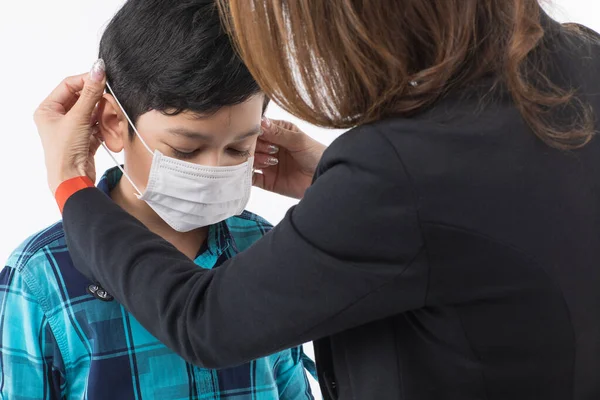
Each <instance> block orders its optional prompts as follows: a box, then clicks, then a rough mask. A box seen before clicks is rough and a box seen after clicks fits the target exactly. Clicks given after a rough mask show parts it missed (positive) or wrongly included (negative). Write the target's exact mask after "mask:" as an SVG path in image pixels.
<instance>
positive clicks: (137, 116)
mask: <svg viewBox="0 0 600 400" xmlns="http://www.w3.org/2000/svg"><path fill="white" fill-rule="evenodd" d="M100 56H101V58H103V59H104V60H105V62H106V70H107V76H108V81H109V85H110V91H109V93H107V94H106V95H105V96H104V98H103V100H102V102H101V103H100V104H99V107H98V121H99V127H100V133H101V135H102V137H103V139H104V141H105V145H106V146H107V148H109V149H110V150H111V151H113V152H120V151H124V155H125V165H124V171H123V172H124V173H125V175H124V174H123V172H122V171H121V170H120V169H119V168H113V169H111V170H109V171H107V172H106V174H105V175H104V176H103V177H102V179H101V180H100V182H99V185H98V187H99V188H100V189H102V190H103V191H105V192H106V194H107V195H108V196H110V197H111V198H112V199H113V200H114V201H115V202H116V203H117V204H119V205H120V206H121V207H122V208H123V209H125V210H126V211H128V212H129V213H131V214H132V215H133V216H135V217H136V218H137V219H138V220H139V221H140V222H141V223H143V224H144V225H145V226H146V227H147V228H148V229H150V230H151V231H153V232H155V233H157V234H158V235H160V236H162V237H163V238H164V239H166V240H167V241H169V242H170V243H171V244H172V245H173V246H175V247H176V248H177V249H179V250H180V251H181V252H183V253H184V254H186V255H187V256H188V257H190V258H191V259H194V260H195V261H196V263H197V264H198V266H199V267H203V268H214V267H218V265H219V264H220V263H222V262H223V261H224V260H226V259H228V258H230V257H233V256H234V255H235V254H236V253H238V252H240V251H243V250H244V249H246V248H247V247H249V246H250V245H252V243H253V242H255V241H256V240H258V239H259V238H260V237H261V236H262V235H264V234H265V233H266V232H267V231H268V230H269V229H270V228H271V227H270V225H269V224H268V223H266V222H265V221H264V220H262V219H261V218H260V217H258V216H255V215H253V214H251V213H248V212H246V211H244V212H243V213H241V215H237V214H239V213H240V212H241V211H242V210H243V207H244V206H245V204H246V202H247V200H248V195H249V190H250V185H251V174H252V169H251V168H252V155H253V154H254V150H255V147H256V141H257V137H258V135H259V133H260V123H261V118H262V114H263V112H264V108H265V106H266V104H267V101H266V99H265V97H264V95H263V94H262V93H261V92H260V89H259V88H258V86H257V85H256V83H255V82H254V80H253V79H252V77H251V76H250V74H249V72H248V71H247V70H246V68H245V67H244V66H243V64H242V63H241V61H240V60H239V59H238V58H237V57H236V55H235V53H234V51H233V49H232V48H231V46H230V44H229V39H228V37H227V36H226V34H225V33H224V32H223V31H222V29H221V27H220V21H219V16H218V13H217V11H216V8H215V5H214V4H213V2H212V1H206V0H204V1H200V0H175V1H165V0H129V1H128V2H127V3H126V4H125V5H124V7H123V8H122V9H121V10H120V11H119V12H118V13H117V15H116V16H115V17H114V18H113V20H112V21H111V23H110V24H109V26H108V27H107V30H106V32H105V33H104V35H103V38H102V41H101V45H100ZM129 121H130V122H131V123H130V122H129ZM123 177H124V178H125V179H122V178H123ZM123 240H127V238H126V237H124V238H123ZM256 295H260V293H257V294H256ZM0 307H1V309H0V318H1V319H0V346H1V347H0V350H1V359H0V361H1V363H0V379H1V381H0V397H1V398H6V399H15V400H17V399H84V398H85V399H89V400H94V399H102V400H105V399H142V400H143V399H161V400H168V399H232V400H233V399H236V400H238V399H239V400H241V399H248V400H250V399H254V400H263V399H264V400H266V399H280V398H281V399H312V398H313V397H312V395H311V393H310V388H309V384H308V382H307V379H306V375H305V372H304V368H303V360H304V356H303V353H302V350H301V348H294V349H290V350H286V351H282V352H280V353H278V354H275V355H272V356H270V357H265V358H262V359H258V360H254V361H252V362H250V363H248V364H245V365H241V366H238V367H235V368H230V369H226V370H220V371H213V370H205V369H201V368H198V367H195V366H192V365H190V364H187V363H186V362H185V361H184V360H183V359H181V358H180V357H178V356H177V355H175V354H174V353H172V352H171V351H170V350H169V349H167V348H166V347H165V346H164V345H162V344H161V343H160V342H158V341H157V340H156V339H155V338H154V337H152V336H151V335H150V334H149V333H148V332H147V331H145V330H144V328H142V327H141V326H140V325H139V324H138V323H137V321H135V319H134V318H133V317H132V316H130V315H129V314H128V313H127V311H126V310H125V309H124V308H123V307H122V306H120V305H119V304H118V303H116V302H115V301H114V300H113V299H112V297H111V296H110V294H109V293H107V292H106V291H104V290H103V289H102V288H101V287H98V286H96V285H94V284H93V282H89V281H87V280H86V278H85V277H83V276H81V275H80V274H79V273H78V272H77V271H76V270H75V268H74V267H73V265H72V261H71V259H70V257H69V253H68V249H67V247H66V244H65V237H64V233H63V231H62V224H61V223H58V224H56V225H54V226H51V227H49V228H47V229H45V230H44V231H42V232H40V233H38V234H36V235H34V236H32V237H31V238H30V239H28V240H27V241H26V242H25V243H24V244H23V245H22V246H21V247H20V248H19V249H17V250H16V251H15V252H14V253H13V255H12V256H11V257H10V259H9V261H8V263H7V266H6V268H4V270H3V271H2V272H1V273H0Z"/></svg>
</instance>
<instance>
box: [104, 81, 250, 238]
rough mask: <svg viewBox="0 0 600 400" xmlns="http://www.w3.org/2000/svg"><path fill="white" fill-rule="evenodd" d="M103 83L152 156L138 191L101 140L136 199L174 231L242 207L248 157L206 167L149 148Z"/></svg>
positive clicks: (246, 196) (211, 220)
mask: <svg viewBox="0 0 600 400" xmlns="http://www.w3.org/2000/svg"><path fill="white" fill-rule="evenodd" d="M106 85H107V86H108V89H109V90H110V92H111V93H112V95H113V97H114V99H115V101H116V102H117V104H118V105H119V107H120V108H121V111H122V112H123V114H124V115H125V118H127V121H128V122H129V124H130V125H131V127H132V128H133V130H134V132H135V134H136V135H137V137H138V138H139V139H140V141H141V142H142V144H143V145H144V147H146V149H147V150H148V152H149V153H150V154H151V155H152V157H153V159H152V167H151V168H150V175H149V177H148V184H147V185H146V190H145V191H144V192H143V193H142V192H141V191H140V190H139V189H138V187H137V186H136V184H135V183H134V182H133V180H132V179H131V178H130V177H129V175H128V174H127V173H126V172H125V170H124V169H123V168H122V167H121V165H120V163H119V162H118V161H117V159H116V158H115V157H114V156H113V154H112V153H111V152H110V150H109V149H108V147H106V145H105V144H104V143H103V144H102V145H103V146H104V148H105V149H106V151H107V152H108V154H109V155H110V156H111V157H112V159H113V160H114V161H115V163H116V164H117V166H118V167H119V168H120V169H121V171H122V172H123V175H124V176H125V177H126V178H127V179H128V180H129V182H131V185H132V186H133V187H134V188H135V190H136V191H137V194H136V196H137V197H138V199H140V200H143V201H145V202H146V203H147V204H148V205H149V206H150V207H151V208H152V209H153V210H154V211H155V212H156V214H158V216H159V217H161V218H162V219H163V220H164V221H165V222H166V223H167V224H169V226H171V228H173V229H175V230H176V231H178V232H189V231H191V230H194V229H197V228H201V227H204V226H209V225H212V224H215V223H217V222H220V221H223V220H225V219H227V218H229V217H232V216H234V215H239V214H241V213H242V212H243V211H244V208H245V207H246V204H247V203H248V200H249V198H250V189H251V188H252V173H253V171H252V165H253V158H252V157H250V158H249V159H248V161H246V162H245V163H243V164H240V165H236V166H232V167H209V166H202V165H198V164H193V163H190V162H185V161H181V160H178V159H176V158H171V157H167V156H165V155H163V154H162V153H161V152H160V151H158V150H155V151H154V152H153V151H152V150H151V149H150V147H149V146H148V145H147V144H146V142H145V141H144V139H143V138H142V136H141V135H140V134H139V132H138V131H137V129H136V128H135V126H134V125H133V122H132V121H131V119H130V118H129V116H128V115H127V113H126V112H125V109H124V108H123V106H122V105H121V103H120V102H119V100H117V98H116V96H115V94H114V92H113V90H112V88H111V87H110V85H109V84H108V83H107V84H106Z"/></svg>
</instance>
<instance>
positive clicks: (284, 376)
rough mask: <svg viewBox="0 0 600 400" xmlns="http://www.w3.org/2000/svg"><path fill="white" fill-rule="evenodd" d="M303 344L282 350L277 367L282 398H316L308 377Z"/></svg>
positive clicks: (285, 399) (289, 399) (292, 399)
mask: <svg viewBox="0 0 600 400" xmlns="http://www.w3.org/2000/svg"><path fill="white" fill-rule="evenodd" d="M303 357H304V351H303V350H302V346H299V347H294V348H293V349H290V350H288V351H285V352H282V353H281V357H280V359H279V360H278V363H277V367H276V374H277V376H276V379H277V387H278V389H279V398H280V399H281V400H314V397H313V395H312V393H311V390H310V383H309V382H308V378H307V377H306V372H305V364H304V358H303Z"/></svg>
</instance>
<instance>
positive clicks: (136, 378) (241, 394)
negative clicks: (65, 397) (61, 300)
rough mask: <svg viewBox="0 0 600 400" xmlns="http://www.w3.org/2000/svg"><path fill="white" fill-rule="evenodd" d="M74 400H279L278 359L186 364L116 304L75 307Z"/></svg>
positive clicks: (71, 339) (70, 371) (70, 381)
mask: <svg viewBox="0 0 600 400" xmlns="http://www.w3.org/2000/svg"><path fill="white" fill-rule="evenodd" d="M71 308H72V318H71V321H70V324H69V325H70V328H69V329H67V337H66V340H67V341H68V343H69V345H68V348H69V349H70V354H69V357H68V360H69V363H70V364H71V365H70V368H69V367H68V368H67V385H68V386H69V389H68V392H69V398H73V399H81V398H83V397H82V396H84V394H87V399H89V400H95V399H102V400H105V399H114V400H120V399H140V400H143V399H161V400H170V399H235V400H243V399H248V400H250V399H253V400H256V399H260V400H263V399H264V400H268V399H278V398H279V395H278V389H277V384H276V378H275V372H274V367H275V366H274V364H275V363H276V359H275V358H274V357H266V358H261V359H258V360H255V361H252V362H251V363H248V364H244V365H241V366H238V367H235V368H229V369H224V370H218V371H215V370H207V369H203V368H198V367H195V366H192V365H190V364H188V363H186V362H185V361H184V360H183V359H182V358H180V357H179V356H177V355H176V354H175V353H173V352H172V351H170V350H169V349H168V348H166V347H165V346H164V345H163V344H162V343H160V342H159V341H158V340H157V339H156V338H154V337H153V336H152V335H151V334H150V333H149V332H148V331H146V330H145V329H144V328H143V327H142V326H141V325H140V324H139V323H138V322H137V321H136V320H135V319H134V318H133V317H132V316H131V315H130V314H129V313H127V312H126V311H125V310H124V308H123V307H122V306H120V305H119V304H118V303H116V302H115V301H112V302H102V301H98V300H90V301H85V302H83V303H79V304H74V305H72V307H71Z"/></svg>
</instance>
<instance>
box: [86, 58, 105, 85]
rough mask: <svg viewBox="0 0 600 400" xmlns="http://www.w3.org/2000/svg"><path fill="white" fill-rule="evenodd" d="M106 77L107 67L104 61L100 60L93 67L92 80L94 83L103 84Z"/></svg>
mask: <svg viewBox="0 0 600 400" xmlns="http://www.w3.org/2000/svg"><path fill="white" fill-rule="evenodd" d="M105 75H106V65H105V64H104V60H103V59H101V58H99V59H98V60H96V62H95V63H94V65H93V66H92V70H91V71H90V79H91V80H93V81H94V82H102V80H103V79H104V76H105Z"/></svg>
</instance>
